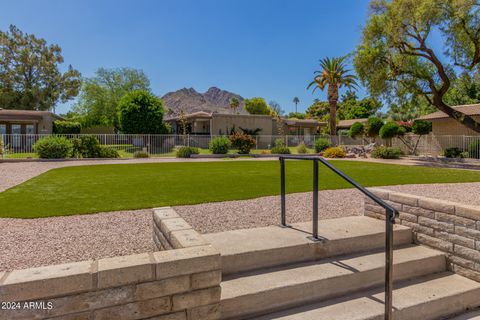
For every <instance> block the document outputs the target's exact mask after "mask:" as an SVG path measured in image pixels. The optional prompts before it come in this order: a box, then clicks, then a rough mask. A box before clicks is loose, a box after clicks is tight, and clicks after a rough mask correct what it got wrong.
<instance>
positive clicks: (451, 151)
mask: <svg viewBox="0 0 480 320" xmlns="http://www.w3.org/2000/svg"><path fill="white" fill-rule="evenodd" d="M462 153H463V150H462V149H460V148H457V147H452V148H446V149H445V150H444V151H443V155H444V156H445V157H447V158H460V157H461V155H462Z"/></svg>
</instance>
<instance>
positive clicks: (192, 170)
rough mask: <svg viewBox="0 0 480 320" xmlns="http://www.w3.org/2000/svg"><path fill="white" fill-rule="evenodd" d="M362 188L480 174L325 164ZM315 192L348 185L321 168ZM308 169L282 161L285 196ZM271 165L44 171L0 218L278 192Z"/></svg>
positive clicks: (4, 200)
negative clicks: (332, 166)
mask: <svg viewBox="0 0 480 320" xmlns="http://www.w3.org/2000/svg"><path fill="white" fill-rule="evenodd" d="M332 163H333V164H334V165H336V166H338V168H340V169H341V170H343V171H344V172H345V173H347V174H348V175H350V176H351V177H353V178H354V179H356V180H357V181H359V182H360V183H362V184H363V185H365V186H379V185H395V184H411V183H447V182H475V181H480V172H475V171H466V170H465V171H464V170H454V169H439V168H428V167H412V166H400V165H389V164H377V163H366V162H354V161H332ZM320 168H321V169H320V179H319V180H320V189H323V190H325V189H339V188H347V187H349V185H348V184H347V183H346V182H344V181H343V180H341V179H340V178H339V177H337V176H335V175H334V174H333V173H332V172H330V171H328V169H326V168H325V167H323V166H321V167H320ZM311 174H312V163H311V162H310V161H288V162H287V177H286V179H287V192H304V191H310V190H312V177H311ZM279 180H280V177H279V163H278V161H225V162H190V163H157V164H153V163H152V164H150V163H149V164H117V165H96V166H80V167H68V168H61V169H55V170H51V171H48V172H46V173H44V174H42V175H40V176H38V177H36V178H34V179H31V180H29V181H27V182H25V183H23V184H21V185H18V186H16V187H14V188H11V189H9V190H6V191H4V192H3V193H0V203H1V204H2V205H1V206H0V217H19V218H35V217H48V216H60V215H72V214H83V213H93V212H101V211H113V210H125V209H140V208H151V207H160V206H167V205H182V204H196V203H203V202H213V201H225V200H236V199H237V200H238V199H249V198H256V197H261V196H267V195H277V194H279V190H280V186H279Z"/></svg>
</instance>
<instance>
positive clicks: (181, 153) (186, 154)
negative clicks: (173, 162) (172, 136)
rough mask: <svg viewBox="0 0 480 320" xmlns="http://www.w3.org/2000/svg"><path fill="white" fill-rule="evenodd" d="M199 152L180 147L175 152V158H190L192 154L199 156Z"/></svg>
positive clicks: (195, 149) (191, 148) (190, 148)
mask: <svg viewBox="0 0 480 320" xmlns="http://www.w3.org/2000/svg"><path fill="white" fill-rule="evenodd" d="M199 153H200V151H199V150H198V148H195V147H180V148H178V150H177V154H176V156H177V158H190V156H191V155H192V154H199Z"/></svg>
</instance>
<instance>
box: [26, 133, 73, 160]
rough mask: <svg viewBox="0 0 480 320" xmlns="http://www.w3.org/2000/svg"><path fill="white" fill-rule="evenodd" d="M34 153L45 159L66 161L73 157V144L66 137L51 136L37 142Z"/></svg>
mask: <svg viewBox="0 0 480 320" xmlns="http://www.w3.org/2000/svg"><path fill="white" fill-rule="evenodd" d="M33 151H35V152H36V153H37V154H38V156H39V157H40V158H43V159H64V158H69V157H71V156H72V151H73V144H72V142H71V141H70V140H68V139H67V138H65V137H58V136H49V137H45V138H41V139H40V140H38V141H37V142H35V144H34V145H33Z"/></svg>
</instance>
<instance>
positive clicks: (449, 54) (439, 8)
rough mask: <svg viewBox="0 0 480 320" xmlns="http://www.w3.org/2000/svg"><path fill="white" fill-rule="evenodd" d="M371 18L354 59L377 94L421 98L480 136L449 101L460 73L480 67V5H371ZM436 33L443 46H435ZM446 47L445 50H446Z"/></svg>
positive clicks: (461, 0)
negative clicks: (453, 85) (432, 43)
mask: <svg viewBox="0 0 480 320" xmlns="http://www.w3.org/2000/svg"><path fill="white" fill-rule="evenodd" d="M371 8H372V14H371V15H370V17H369V19H368V21H367V24H366V26H365V28H364V30H363V40H362V43H361V45H360V46H359V47H358V50H357V54H356V57H355V60H354V64H355V68H356V70H357V73H358V75H359V76H360V78H361V80H362V82H363V83H365V84H366V86H367V87H368V89H369V91H370V92H371V93H372V94H373V95H383V96H384V97H386V98H390V99H391V97H405V96H412V95H421V96H423V97H424V99H426V100H427V101H428V103H429V104H431V105H433V106H435V107H436V108H437V109H438V110H441V111H443V112H445V113H446V114H447V115H448V116H449V117H451V118H453V119H455V120H456V121H458V122H460V123H462V124H463V125H465V126H466V127H468V128H470V129H472V130H474V131H477V132H480V124H479V123H478V122H477V121H475V119H473V118H472V117H470V116H468V115H465V114H463V113H462V112H460V111H459V110H456V109H455V108H452V107H451V106H450V105H448V104H447V101H446V99H445V97H446V95H447V93H448V92H449V90H450V88H451V84H452V82H453V80H454V79H455V78H456V76H457V74H458V73H464V72H467V73H469V72H472V71H474V69H476V68H478V66H479V64H480V3H479V1H478V0H391V1H386V0H372V2H371ZM432 34H435V36H437V34H438V37H440V38H441V39H443V41H444V45H443V46H438V47H439V48H442V49H440V50H442V51H445V52H444V54H442V53H443V52H441V51H440V50H437V49H436V48H434V47H432V46H431V44H430V43H431V41H430V38H431V37H432ZM443 48H447V49H446V50H444V49H443Z"/></svg>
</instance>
